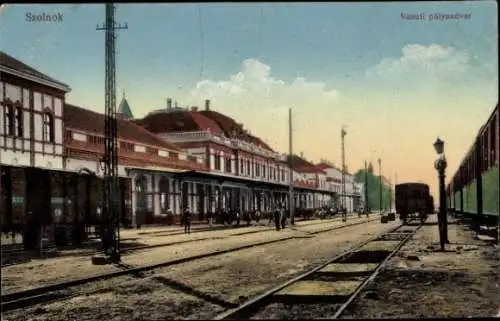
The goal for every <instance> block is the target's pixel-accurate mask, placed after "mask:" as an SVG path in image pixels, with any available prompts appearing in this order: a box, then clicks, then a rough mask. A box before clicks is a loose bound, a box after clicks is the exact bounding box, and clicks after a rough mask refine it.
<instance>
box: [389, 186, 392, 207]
mask: <svg viewBox="0 0 500 321" xmlns="http://www.w3.org/2000/svg"><path fill="white" fill-rule="evenodd" d="M389 213H392V182H391V179H390V178H389Z"/></svg>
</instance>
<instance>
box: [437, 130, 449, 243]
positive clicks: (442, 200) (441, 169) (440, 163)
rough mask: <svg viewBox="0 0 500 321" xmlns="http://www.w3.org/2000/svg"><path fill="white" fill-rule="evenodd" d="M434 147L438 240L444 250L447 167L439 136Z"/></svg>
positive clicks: (446, 233) (446, 229) (446, 225)
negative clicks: (436, 173)
mask: <svg viewBox="0 0 500 321" xmlns="http://www.w3.org/2000/svg"><path fill="white" fill-rule="evenodd" d="M434 149H435V150H436V153H437V154H438V158H437V159H436V161H435V162H434V168H435V169H436V170H437V172H438V177H439V214H438V225H439V241H440V243H441V244H440V245H441V250H444V246H445V243H449V241H448V222H447V213H446V191H445V183H444V179H445V171H446V167H447V162H446V157H445V155H444V141H442V140H441V139H440V138H439V137H438V138H437V139H436V141H435V142H434Z"/></svg>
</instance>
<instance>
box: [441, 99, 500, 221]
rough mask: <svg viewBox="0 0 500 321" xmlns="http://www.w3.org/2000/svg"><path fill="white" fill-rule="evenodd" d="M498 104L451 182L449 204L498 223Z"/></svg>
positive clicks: (469, 214)
mask: <svg viewBox="0 0 500 321" xmlns="http://www.w3.org/2000/svg"><path fill="white" fill-rule="evenodd" d="M499 137H500V119H499V111H498V105H497V106H496V107H495V109H494V110H493V112H492V113H491V116H490V117H489V119H488V121H487V122H486V123H485V124H484V125H483V126H482V127H481V129H480V130H479V133H478V135H477V136H476V138H475V140H474V143H473V144H472V146H471V147H470V148H469V150H468V151H467V153H466V155H465V157H464V158H463V160H462V162H461V163H460V166H459V167H458V170H457V171H456V172H455V174H454V175H453V176H452V177H451V180H450V183H449V185H448V186H447V204H448V208H449V209H450V210H451V211H453V212H455V213H457V214H463V215H465V216H468V217H470V218H473V219H475V220H477V221H478V222H484V223H487V224H494V223H495V222H496V221H497V219H498V217H499V212H500V172H499V158H500V150H499V140H500V138H499Z"/></svg>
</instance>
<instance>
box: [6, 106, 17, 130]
mask: <svg viewBox="0 0 500 321" xmlns="http://www.w3.org/2000/svg"><path fill="white" fill-rule="evenodd" d="M4 119H5V123H4V126H5V129H4V132H5V134H6V135H7V136H14V134H15V132H14V130H15V116H14V106H13V105H12V104H10V103H7V104H5V105H4Z"/></svg>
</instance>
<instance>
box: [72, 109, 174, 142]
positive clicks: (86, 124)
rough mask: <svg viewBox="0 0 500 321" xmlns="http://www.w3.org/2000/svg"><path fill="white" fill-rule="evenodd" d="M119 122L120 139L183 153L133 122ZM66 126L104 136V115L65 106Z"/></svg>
mask: <svg viewBox="0 0 500 321" xmlns="http://www.w3.org/2000/svg"><path fill="white" fill-rule="evenodd" d="M117 122H118V137H119V138H122V139H125V140H128V141H131V142H137V143H142V144H145V145H151V146H156V147H161V148H164V149H167V150H171V151H181V149H180V148H179V147H178V146H176V145H175V144H172V143H170V142H168V141H166V140H164V139H162V138H160V137H158V136H156V135H155V134H153V133H151V132H149V131H148V130H146V129H144V128H143V127H141V126H139V125H137V124H135V123H133V122H132V121H129V120H126V119H120V118H117ZM64 124H65V127H67V128H73V129H77V130H81V131H85V132H93V133H97V134H100V135H104V115H103V114H100V113H97V112H95V111H92V110H89V109H85V108H82V107H78V106H75V105H71V104H65V106H64Z"/></svg>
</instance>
